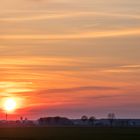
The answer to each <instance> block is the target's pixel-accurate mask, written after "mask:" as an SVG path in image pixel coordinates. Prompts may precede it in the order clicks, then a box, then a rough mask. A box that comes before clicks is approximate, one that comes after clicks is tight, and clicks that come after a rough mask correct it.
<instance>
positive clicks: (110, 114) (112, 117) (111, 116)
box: [108, 113, 116, 126]
mask: <svg viewBox="0 0 140 140" xmlns="http://www.w3.org/2000/svg"><path fill="white" fill-rule="evenodd" d="M115 118H116V117H115V113H109V114H108V120H109V121H110V125H111V126H113V122H114V120H115Z"/></svg>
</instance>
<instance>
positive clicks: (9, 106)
mask: <svg viewBox="0 0 140 140" xmlns="http://www.w3.org/2000/svg"><path fill="white" fill-rule="evenodd" d="M16 106H17V103H16V100H14V99H13V98H8V99H6V100H5V101H4V110H5V111H7V112H12V111H14V110H15V109H16Z"/></svg>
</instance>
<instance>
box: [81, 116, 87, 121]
mask: <svg viewBox="0 0 140 140" xmlns="http://www.w3.org/2000/svg"><path fill="white" fill-rule="evenodd" d="M81 120H82V121H83V122H84V123H85V122H86V121H87V120H88V117H87V116H85V115H84V116H82V117H81Z"/></svg>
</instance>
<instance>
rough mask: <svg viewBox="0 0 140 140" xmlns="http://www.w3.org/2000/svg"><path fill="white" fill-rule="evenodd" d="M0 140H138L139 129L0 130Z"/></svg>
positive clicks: (55, 128) (58, 128) (139, 135)
mask: <svg viewBox="0 0 140 140" xmlns="http://www.w3.org/2000/svg"><path fill="white" fill-rule="evenodd" d="M0 140H140V128H85V127H83V128H80V127H45V128H44V127H40V128H38V127H35V128H0Z"/></svg>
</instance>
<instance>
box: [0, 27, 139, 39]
mask: <svg viewBox="0 0 140 140" xmlns="http://www.w3.org/2000/svg"><path fill="white" fill-rule="evenodd" d="M132 35H140V28H132V29H119V30H105V31H96V32H95V31H86V32H80V33H79V32H78V33H73V34H64V35H63V34H57V35H44V34H43V35H41V34H40V35H39V34H36V35H34V34H30V35H29V34H26V35H20V34H19V35H0V39H2V40H74V39H96V38H110V37H120V36H132Z"/></svg>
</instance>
